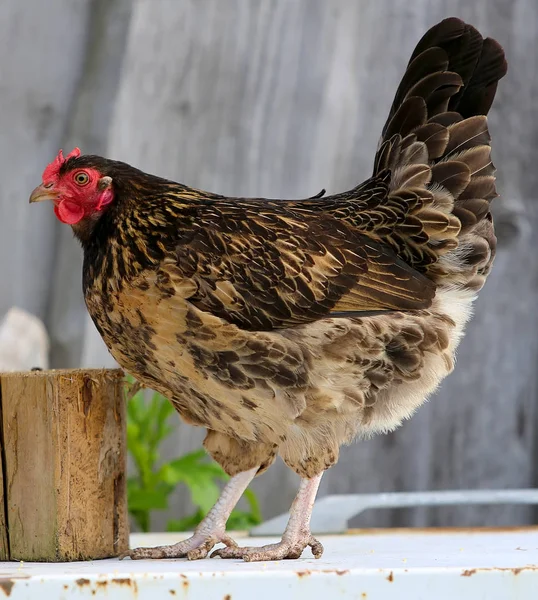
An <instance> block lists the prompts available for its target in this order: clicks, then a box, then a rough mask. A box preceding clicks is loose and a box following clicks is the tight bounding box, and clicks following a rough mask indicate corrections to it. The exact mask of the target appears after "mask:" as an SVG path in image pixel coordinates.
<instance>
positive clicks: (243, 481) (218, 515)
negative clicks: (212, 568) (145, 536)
mask: <svg viewBox="0 0 538 600" xmlns="http://www.w3.org/2000/svg"><path fill="white" fill-rule="evenodd" d="M257 472H258V467H254V468H253V469H250V470H249V471H244V472H243V473H239V474H237V475H235V476H234V477H232V478H231V479H230V481H229V482H228V483H227V484H226V486H225V487H224V489H223V490H222V493H221V495H220V498H219V499H218V500H217V502H216V503H215V505H214V506H213V508H212V509H211V510H210V511H209V512H208V513H207V515H206V516H205V517H204V519H203V520H202V521H201V523H200V524H199V525H198V527H197V528H196V529H195V530H194V534H193V535H192V536H191V537H190V538H188V539H186V540H183V541H182V542H178V543H177V544H173V545H171V546H157V547H155V548H135V549H134V550H130V551H129V552H127V553H126V554H125V555H124V556H129V557H130V558H131V559H133V560H139V559H141V558H184V557H185V556H186V557H187V558H188V559H189V560H196V559H199V558H205V557H206V556H207V555H208V553H209V552H210V551H211V549H212V548H213V546H215V544H218V543H219V542H222V543H223V544H226V546H227V547H229V548H233V547H235V546H237V544H236V543H235V542H234V540H233V539H232V538H231V537H229V536H228V535H226V521H227V520H228V518H229V516H230V514H231V512H232V510H233V509H234V507H235V505H236V504H237V503H238V502H239V499H240V498H241V496H242V495H243V492H244V491H245V490H246V489H247V487H248V484H249V483H250V482H251V481H252V480H253V479H254V477H255V475H256V473H257Z"/></svg>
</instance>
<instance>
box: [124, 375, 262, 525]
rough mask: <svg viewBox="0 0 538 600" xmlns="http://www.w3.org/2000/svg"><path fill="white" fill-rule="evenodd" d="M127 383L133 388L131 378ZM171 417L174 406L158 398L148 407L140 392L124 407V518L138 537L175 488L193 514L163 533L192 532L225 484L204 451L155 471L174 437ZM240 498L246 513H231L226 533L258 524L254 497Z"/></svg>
mask: <svg viewBox="0 0 538 600" xmlns="http://www.w3.org/2000/svg"><path fill="white" fill-rule="evenodd" d="M127 379H128V381H130V382H134V379H133V378H131V377H128V378H127ZM174 413H175V409H174V407H173V405H172V404H171V403H170V402H169V401H168V400H167V399H166V398H164V397H163V396H161V395H160V394H157V393H154V394H153V396H152V397H151V399H150V400H149V401H148V400H147V399H146V397H145V395H144V393H143V392H142V391H140V392H138V393H137V394H135V395H134V396H133V397H132V398H131V399H130V400H129V402H128V403H127V448H128V451H129V454H130V456H131V458H132V460H133V463H134V468H135V476H134V477H130V478H129V480H128V482H127V493H128V503H129V512H130V514H131V517H132V518H133V520H134V521H135V522H136V524H137V525H138V527H139V528H140V529H141V530H142V531H149V530H150V523H151V513H152V511H154V510H163V509H166V508H167V507H168V498H169V496H170V494H171V493H172V492H173V491H174V489H175V488H176V487H177V486H178V485H180V484H182V485H185V486H186V487H187V489H188V490H189V492H190V496H191V500H192V502H193V504H194V505H195V506H196V511H195V512H194V513H193V514H192V515H189V516H187V517H185V518H183V519H176V520H171V521H170V522H169V523H168V526H167V529H168V531H185V530H189V529H193V528H194V527H196V525H197V524H198V523H199V522H200V521H201V520H202V519H203V518H204V516H205V515H206V514H207V512H208V511H209V510H210V509H211V507H212V506H213V504H214V503H215V502H216V501H217V499H218V497H219V494H220V490H219V486H218V485H217V482H219V481H227V480H228V479H229V477H228V476H227V475H226V473H225V472H224V471H223V470H222V468H221V467H220V466H219V465H217V464H216V463H215V462H213V461H211V460H210V459H209V457H208V456H207V454H206V453H205V451H204V450H203V449H199V450H195V451H193V452H189V453H188V454H185V455H184V456H181V457H179V458H177V459H175V460H172V461H169V462H167V463H164V464H162V465H161V466H158V462H159V454H160V448H161V445H162V442H163V441H164V440H165V439H166V438H167V437H168V436H170V435H171V433H172V432H173V427H172V425H171V424H170V419H171V418H172V415H173V414H174ZM245 498H246V500H247V503H248V505H249V509H250V510H249V511H248V512H245V511H233V513H232V515H231V517H230V523H231V525H230V526H231V527H235V528H240V529H248V528H250V527H251V526H252V525H256V524H257V523H259V522H260V521H261V514H260V509H259V505H258V501H257V499H256V496H255V495H254V493H253V492H252V491H250V490H247V492H246V494H245Z"/></svg>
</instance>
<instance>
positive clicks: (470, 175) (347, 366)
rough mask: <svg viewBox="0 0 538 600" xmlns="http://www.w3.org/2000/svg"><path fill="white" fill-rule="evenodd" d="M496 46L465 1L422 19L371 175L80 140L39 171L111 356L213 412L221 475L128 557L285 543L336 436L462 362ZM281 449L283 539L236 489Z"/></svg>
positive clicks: (414, 397) (414, 403)
mask: <svg viewBox="0 0 538 600" xmlns="http://www.w3.org/2000/svg"><path fill="white" fill-rule="evenodd" d="M505 72H506V62H505V58H504V53H503V50H502V48H501V47H500V46H499V44H498V43H497V42H495V41H493V40H491V39H483V38H482V37H481V36H480V34H479V33H478V32H477V31H476V29H474V28H473V27H471V26H470V25H467V24H465V23H463V22H462V21H460V20H459V19H455V18H451V19H446V20H444V21H442V22H441V23H439V24H438V25H436V26H434V27H433V28H432V29H431V30H430V31H428V32H427V33H426V34H425V36H424V37H423V38H422V40H421V41H420V42H419V44H418V46H417V48H416V49H415V51H414V53H413V55H412V57H411V60H410V62H409V65H408V67H407V70H406V72H405V74H404V76H403V79H402V82H401V84H400V86H399V88H398V90H397V92H396V97H395V99H394V103H393V105H392V108H391V109H390V113H389V117H388V121H387V124H386V125H385V127H384V129H383V132H382V137H381V140H380V143H379V147H378V150H377V152H376V154H375V160H374V169H373V175H372V177H370V178H369V179H367V180H366V181H365V182H364V183H362V184H360V185H358V186H357V187H355V188H354V189H352V190H350V191H348V192H345V193H341V194H336V195H333V196H328V197H322V195H318V196H316V197H313V198H308V199H305V200H265V199H259V198H256V199H247V198H227V197H224V196H220V195H217V194H213V193H208V192H203V191H199V190H196V189H192V188H189V187H186V186H185V185H181V184H178V183H175V182H173V181H168V180H165V179H161V178H159V177H155V176H153V175H148V174H146V173H143V172H141V171H139V170H137V169H135V168H133V167H131V166H129V165H127V164H124V163H121V162H116V161H113V160H108V159H105V158H101V157H98V156H83V155H81V154H80V151H79V150H78V149H75V150H74V151H73V152H71V153H70V154H69V155H68V156H66V157H65V158H64V156H63V155H62V153H61V151H60V153H59V154H58V156H57V158H56V159H55V160H54V161H53V162H52V163H51V164H50V165H49V166H48V167H47V168H46V169H45V171H44V173H43V183H42V184H41V185H40V186H39V187H37V188H36V189H35V190H34V191H33V193H32V195H31V198H30V201H31V202H37V201H40V200H46V199H49V200H52V201H53V202H54V211H55V213H56V216H57V217H58V219H59V220H60V221H61V222H63V223H66V224H68V225H71V227H72V228H73V231H74V233H75V235H76V237H77V238H78V239H79V240H80V242H81V244H82V247H83V249H84V267H83V289H84V296H85V301H86V304H87V307H88V311H89V313H90V315H91V317H92V319H93V322H94V323H95V326H96V327H97V329H98V330H99V332H100V334H101V336H102V337H103V339H104V341H105V343H106V344H107V346H108V348H109V349H110V352H111V353H112V356H113V357H114V358H115V359H116V360H117V362H118V363H119V364H120V365H121V366H122V367H124V368H125V369H126V370H127V371H128V372H130V373H132V374H133V375H134V376H135V377H136V378H137V379H138V380H139V381H140V382H142V383H143V384H145V385H146V386H149V387H151V388H154V389H155V390H158V391H159V392H161V393H162V394H164V395H165V396H167V397H168V398H169V399H170V401H171V402H172V403H173V404H174V406H175V408H176V409H177V411H178V412H179V414H180V415H181V416H182V418H183V419H184V420H185V421H186V422H187V423H191V424H192V425H196V426H201V427H205V428H207V436H206V438H205V441H204V446H205V448H206V449H207V452H208V453H209V454H210V455H211V456H212V457H213V458H214V459H215V460H216V461H217V462H218V463H219V464H220V465H222V467H223V469H224V470H225V471H226V472H227V473H228V474H229V475H230V477H231V479H230V481H229V482H228V483H227V485H226V486H225V488H224V490H223V492H222V495H221V497H220V499H219V500H218V502H217V503H216V505H215V506H214V507H213V509H212V510H211V511H210V513H209V514H208V515H207V516H206V517H205V519H204V520H203V521H202V522H201V523H200V525H199V526H198V527H197V529H196V530H195V532H194V535H193V536H192V537H191V538H189V539H187V540H185V541H181V542H179V543H177V544H175V545H172V546H163V547H158V548H138V549H135V550H132V551H131V552H130V556H131V558H133V559H138V558H172V557H185V556H187V557H188V558H190V559H195V558H202V557H205V556H207V555H208V553H209V552H210V551H211V550H212V548H213V547H214V546H215V545H216V544H217V543H219V542H222V543H224V545H225V547H223V548H220V549H217V550H216V551H214V552H213V554H212V556H215V555H216V556H220V557H222V558H243V559H245V560H248V561H254V560H272V559H283V558H297V557H299V556H300V555H301V553H302V552H303V550H304V549H305V548H306V547H307V546H310V547H311V549H312V553H313V554H314V556H315V557H320V556H321V554H322V552H323V548H322V545H321V544H320V543H319V542H318V541H317V540H316V539H315V538H314V537H313V536H312V535H311V533H310V528H309V522H310V515H311V511H312V507H313V505H314V499H315V496H316V492H317V489H318V486H319V483H320V480H321V477H322V474H323V472H324V471H325V470H326V469H328V468H329V467H331V466H332V465H334V464H335V463H336V462H337V460H338V453H339V448H340V446H341V445H342V444H348V443H350V442H351V441H352V440H354V439H355V438H357V437H364V436H369V435H371V434H374V433H383V432H388V431H391V430H393V429H394V428H396V427H397V426H398V425H399V424H400V423H401V422H402V421H403V420H404V419H406V418H408V417H410V416H411V415H412V413H413V412H414V411H415V410H416V409H417V408H418V407H419V406H420V405H421V404H422V403H423V402H424V401H425V399H426V398H427V397H428V396H429V395H430V394H431V393H432V392H433V391H434V390H435V389H436V388H437V386H438V385H439V382H440V381H441V380H442V379H443V378H444V377H445V376H446V375H448V374H449V373H450V372H451V371H452V369H453V367H454V354H455V351H456V348H457V346H458V343H459V341H460V339H461V337H462V334H463V332H464V328H465V324H466V322H467V320H468V319H469V316H470V314H471V306H472V303H473V300H474V299H475V297H476V295H477V292H478V291H479V290H480V288H481V287H482V286H483V284H484V282H485V280H486V277H487V275H488V273H489V271H490V268H491V265H492V261H493V258H494V254H495V236H494V232H493V223H492V217H491V213H490V201H491V200H492V199H493V198H495V197H496V196H497V194H496V190H495V177H494V167H493V165H492V162H491V159H490V136H489V134H488V128H487V121H486V115H487V113H488V111H489V108H490V106H491V104H492V101H493V98H494V96H495V91H496V87H497V82H498V80H499V79H500V78H501V77H502V76H503V75H504V74H505ZM277 455H279V456H280V457H282V459H283V460H284V462H285V463H286V464H287V465H288V466H289V467H290V468H291V469H293V470H294V471H295V472H296V473H298V474H299V475H300V477H301V478H302V481H301V484H300V488H299V492H298V494H297V497H296V499H295V500H294V502H293V505H292V508H291V514H290V519H289V522H288V525H287V527H286V529H285V532H284V534H283V537H282V540H281V541H280V542H279V543H277V544H272V545H270V546H265V547H261V548H254V547H239V546H237V544H236V543H235V542H234V541H233V540H232V539H231V538H229V537H228V536H227V535H226V532H225V525H226V520H227V518H228V516H229V515H230V512H231V510H232V509H233V507H234V505H235V504H236V503H237V502H238V500H239V498H240V497H241V495H242V493H243V491H244V490H245V489H246V487H247V486H248V484H249V483H250V482H251V480H252V479H253V478H254V477H255V476H256V475H259V474H260V473H262V472H263V471H265V469H267V468H268V467H269V466H270V465H271V464H272V463H273V461H274V460H275V457H276V456H277Z"/></svg>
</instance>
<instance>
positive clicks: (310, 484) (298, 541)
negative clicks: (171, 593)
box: [211, 473, 323, 562]
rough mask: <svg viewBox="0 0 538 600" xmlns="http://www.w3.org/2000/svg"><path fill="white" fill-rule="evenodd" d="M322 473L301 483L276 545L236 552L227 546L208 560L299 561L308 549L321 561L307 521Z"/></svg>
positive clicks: (250, 547)
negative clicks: (217, 558) (308, 547)
mask: <svg viewBox="0 0 538 600" xmlns="http://www.w3.org/2000/svg"><path fill="white" fill-rule="evenodd" d="M322 475H323V473H320V474H319V475H316V477H313V478H312V479H302V480H301V485H300V486H299V491H298V492H297V496H295V500H294V501H293V504H292V505H291V509H290V518H289V520H288V524H287V525H286V529H285V531H284V534H283V536H282V539H281V540H280V542H278V543H277V544H268V545H267V546H261V547H258V548H257V547H255V546H247V547H243V548H240V547H239V546H237V545H233V546H232V545H228V544H226V545H227V548H219V549H218V550H215V551H214V552H213V553H212V554H211V557H212V558H213V557H215V556H220V557H221V558H242V559H243V560H245V561H247V562H253V561H259V560H282V559H284V558H299V557H300V556H301V554H302V553H303V550H304V549H305V548H306V547H307V546H310V548H311V549H312V554H313V555H314V557H315V558H321V555H322V554H323V546H322V545H321V543H320V542H318V540H316V538H314V537H313V536H312V534H311V533H310V517H311V516H312V509H313V508H314V501H315V499H316V493H317V491H318V487H319V484H320V481H321V477H322Z"/></svg>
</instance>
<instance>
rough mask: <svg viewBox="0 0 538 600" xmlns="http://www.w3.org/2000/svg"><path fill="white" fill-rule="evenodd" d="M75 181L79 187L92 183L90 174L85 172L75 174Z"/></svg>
mask: <svg viewBox="0 0 538 600" xmlns="http://www.w3.org/2000/svg"><path fill="white" fill-rule="evenodd" d="M74 179H75V182H76V183H78V185H86V184H87V183H88V182H89V181H90V178H89V176H88V174H87V173H85V172H84V171H79V172H78V173H75V177H74Z"/></svg>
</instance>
